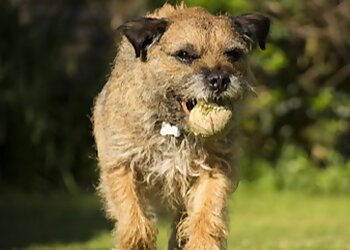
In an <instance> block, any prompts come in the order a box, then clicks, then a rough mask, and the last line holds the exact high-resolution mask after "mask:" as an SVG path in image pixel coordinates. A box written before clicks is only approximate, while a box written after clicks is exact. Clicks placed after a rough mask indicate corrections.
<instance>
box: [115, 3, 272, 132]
mask: <svg viewBox="0 0 350 250" xmlns="http://www.w3.org/2000/svg"><path fill="white" fill-rule="evenodd" d="M269 26H270V22H269V19H268V18H267V17H265V16H263V15H260V14H246V15H240V16H229V15H220V16H214V15H211V14H210V13H208V12H207V11H206V10H204V9H202V8H185V7H184V6H180V7H178V8H174V7H170V6H169V5H166V6H164V7H163V8H162V9H160V10H158V11H156V12H155V13H153V14H151V15H149V16H148V17H145V18H141V19H138V20H135V21H130V22H127V23H125V24H124V25H122V26H121V27H120V29H121V31H122V33H123V34H124V35H125V36H126V38H127V40H128V42H129V43H130V44H131V45H132V47H133V49H134V51H135V56H136V57H137V58H138V60H140V61H141V62H142V64H143V67H146V71H147V72H148V77H149V78H150V79H151V81H152V83H151V84H154V86H153V88H154V89H153V91H152V92H153V93H152V94H154V93H157V94H158V96H157V97H155V98H158V99H157V100H158V102H159V107H160V111H159V116H160V118H161V119H164V120H165V121H166V122H169V123H171V124H173V125H178V126H181V127H183V128H185V129H188V124H187V123H188V117H190V114H191V112H192V110H193V109H194V108H195V106H196V105H197V103H213V104H215V105H218V106H223V105H224V106H232V105H231V104H232V103H233V102H234V101H235V100H237V99H238V98H240V97H241V96H242V95H243V94H244V93H245V91H246V90H249V89H251V87H250V85H249V80H250V69H249V65H248V63H247V55H248V53H249V51H250V50H251V48H252V47H254V46H255V44H258V45H259V46H260V48H261V49H265V40H266V37H267V34H268V31H269ZM157 94H156V95H157Z"/></svg>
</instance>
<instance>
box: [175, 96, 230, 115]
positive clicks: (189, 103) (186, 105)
mask: <svg viewBox="0 0 350 250" xmlns="http://www.w3.org/2000/svg"><path fill="white" fill-rule="evenodd" d="M179 100H180V103H181V107H182V110H183V111H184V112H185V114H186V115H190V114H191V111H192V110H193V109H194V108H195V107H196V105H197V104H198V103H207V104H214V105H215V106H219V107H220V106H226V107H228V106H232V102H233V100H226V99H224V98H220V97H218V98H212V99H205V100H204V99H200V100H198V99H196V98H188V99H185V100H184V99H181V98H179Z"/></svg>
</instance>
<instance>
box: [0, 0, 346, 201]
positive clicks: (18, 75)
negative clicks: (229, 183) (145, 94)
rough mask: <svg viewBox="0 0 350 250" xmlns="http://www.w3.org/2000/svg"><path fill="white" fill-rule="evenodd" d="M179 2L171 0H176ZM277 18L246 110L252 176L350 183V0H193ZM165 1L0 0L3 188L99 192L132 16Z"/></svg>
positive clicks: (321, 184) (324, 185)
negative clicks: (106, 120)
mask: <svg viewBox="0 0 350 250" xmlns="http://www.w3.org/2000/svg"><path fill="white" fill-rule="evenodd" d="M170 2H172V1H170ZM186 2H187V3H188V5H201V6H204V7H206V8H207V9H208V10H210V11H211V12H213V13H220V12H221V13H222V12H228V13H232V14H240V13H244V12H251V11H259V12H262V13H265V14H267V15H268V16H269V17H270V18H271V20H272V30H271V33H270V36H269V40H268V43H267V50H266V51H255V52H254V53H253V54H252V64H253V67H254V72H256V77H257V79H258V81H257V84H256V86H257V92H258V96H257V97H250V98H248V100H247V101H246V105H245V107H244V110H243V112H242V113H243V117H242V119H241V121H240V122H241V130H242V138H241V143H240V145H242V148H241V149H239V150H240V152H241V156H240V157H241V160H240V162H241V164H240V165H241V169H242V170H241V175H242V182H247V183H250V184H252V185H263V186H264V187H265V188H271V189H277V190H280V189H300V190H303V191H307V192H310V193H330V194H333V193H348V194H349V193H350V181H349V180H350V160H349V155H350V126H349V121H350V29H349V27H350V15H349V13H350V2H349V1H332V0H328V1H326V0H324V1H322V0H310V1H291V0H283V1H243V0H237V1H218V0H215V1H214V0H213V1H210V0H208V1H204V0H203V1H201V0H192V1H186ZM161 5H162V1H138V0H134V1H132V0H130V1H122V0H116V1H102V0H101V1H98V0H84V1H81V0H80V1H79V0H78V1H68V0H67V1H65V0H50V1H45V0H27V1H24V0H11V1H10V0H2V1H0V192H4V193H6V192H8V191H13V190H16V191H19V192H24V193H28V192H30V193H51V192H54V191H62V192H69V193H79V192H85V191H93V190H94V186H95V185H96V183H97V176H98V168H97V166H96V154H95V148H94V142H93V138H92V132H91V131H92V129H91V122H90V115H91V107H92V105H93V100H94V97H95V96H96V95H97V93H98V92H99V90H101V88H102V86H103V84H104V83H105V82H106V79H107V77H108V74H109V71H110V67H111V64H112V62H113V58H114V56H115V53H116V48H117V47H116V43H117V40H118V34H117V33H116V32H115V30H116V28H117V27H118V26H119V25H120V24H121V23H122V22H123V20H125V19H128V18H132V17H134V16H136V15H139V14H142V13H145V11H146V10H148V9H153V8H154V7H158V6H161Z"/></svg>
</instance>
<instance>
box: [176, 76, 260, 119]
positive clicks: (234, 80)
mask: <svg viewBox="0 0 350 250" xmlns="http://www.w3.org/2000/svg"><path fill="white" fill-rule="evenodd" d="M247 91H249V92H254V88H253V87H252V86H251V85H250V84H249V82H248V81H247V80H246V78H245V77H244V76H241V75H231V76H230V82H229V84H228V87H227V89H226V90H224V91H222V92H220V93H218V94H217V93H214V92H213V91H212V90H210V88H209V87H208V86H207V84H206V83H205V76H204V75H203V74H194V75H191V76H190V77H188V78H187V79H186V80H185V81H184V83H183V84H182V91H180V93H179V94H177V95H178V97H179V99H181V101H182V107H183V109H184V111H185V113H187V114H189V113H190V111H191V110H192V109H193V108H194V107H195V106H196V104H197V103H198V102H204V103H215V104H217V105H219V106H228V105H229V106H232V105H233V104H234V103H235V102H236V101H237V100H240V99H242V98H243V96H244V94H245V93H246V92H247ZM254 93H255V92H254Z"/></svg>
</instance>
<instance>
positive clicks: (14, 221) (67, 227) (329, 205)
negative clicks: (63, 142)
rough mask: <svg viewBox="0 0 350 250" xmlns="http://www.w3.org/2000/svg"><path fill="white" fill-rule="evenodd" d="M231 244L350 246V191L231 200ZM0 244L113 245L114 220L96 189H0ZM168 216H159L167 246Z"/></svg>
mask: <svg viewBox="0 0 350 250" xmlns="http://www.w3.org/2000/svg"><path fill="white" fill-rule="evenodd" d="M229 213H230V216H229V217H230V224H229V228H230V234H229V239H228V249H229V250H230V249H234V250H275V249H276V250H277V249H281V250H282V249H288V250H350V197H344V196H342V197H331V196H323V197H320V196H307V195H303V194H296V193H271V192H261V191H258V190H252V189H248V188H243V187H240V188H239V189H238V190H237V192H236V193H235V195H234V196H233V197H232V199H231V200H230V205H229ZM0 214H1V215H0V233H1V235H0V249H1V250H6V249H32V250H34V249H35V250H36V249H42V250H43V249H60V250H63V249H64V250H66V249H68V250H70V249H71V250H74V249H81V250H89V249H96V250H97V249H110V248H111V246H112V243H113V240H112V238H111V235H110V229H111V224H110V223H108V222H107V221H106V220H105V219H104V218H103V213H102V211H101V205H100V203H99V200H98V199H97V198H96V197H94V196H92V195H79V196H74V197H73V196H67V195H55V196H50V197H42V196H30V197H27V196H23V195H18V194H17V195H13V194H12V195H10V194H6V195H1V198H0ZM169 227H170V226H169V222H168V221H167V219H165V218H163V219H160V221H159V229H160V230H159V235H158V245H159V249H161V250H165V249H166V243H167V237H168V234H169V231H170V230H169Z"/></svg>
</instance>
